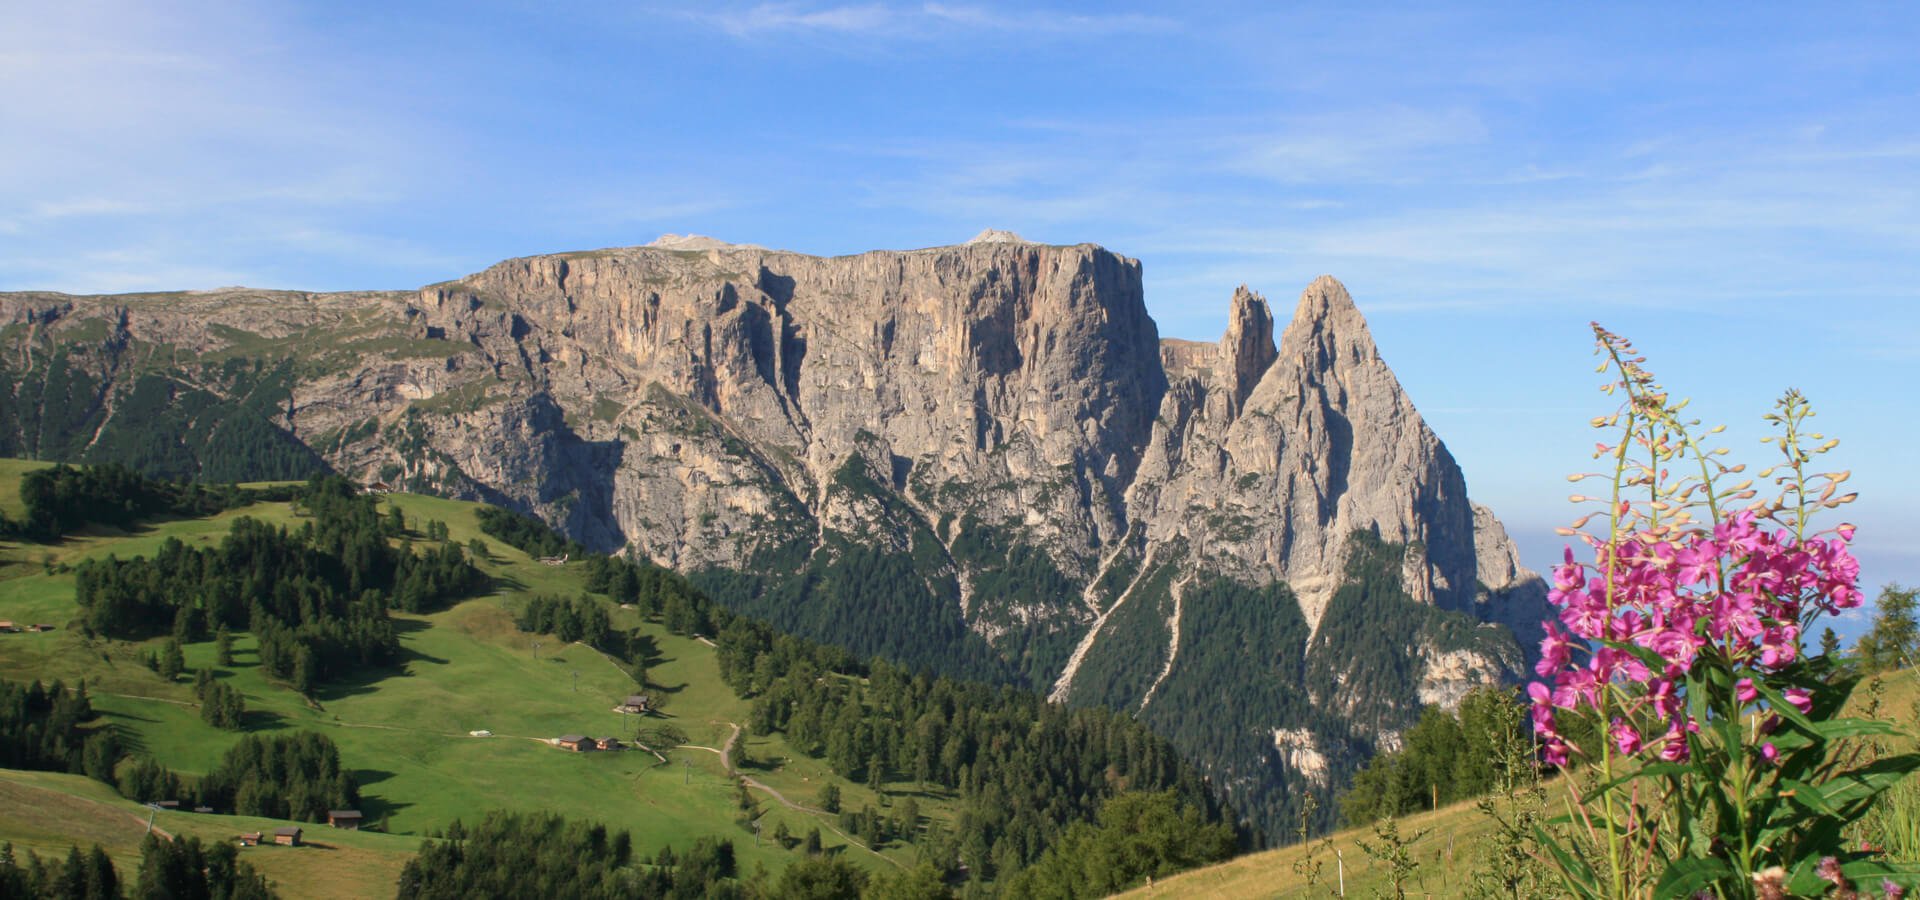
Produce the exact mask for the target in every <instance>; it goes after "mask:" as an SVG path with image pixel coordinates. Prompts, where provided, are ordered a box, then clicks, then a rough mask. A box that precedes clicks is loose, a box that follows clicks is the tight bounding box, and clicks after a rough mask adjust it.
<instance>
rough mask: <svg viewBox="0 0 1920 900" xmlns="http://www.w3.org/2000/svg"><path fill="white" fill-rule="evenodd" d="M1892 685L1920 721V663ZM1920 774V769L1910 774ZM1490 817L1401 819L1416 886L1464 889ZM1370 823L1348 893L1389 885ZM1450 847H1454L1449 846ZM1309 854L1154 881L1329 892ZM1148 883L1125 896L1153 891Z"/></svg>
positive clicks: (1462, 806) (1467, 805) (1892, 710)
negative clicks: (1309, 875) (1316, 880)
mask: <svg viewBox="0 0 1920 900" xmlns="http://www.w3.org/2000/svg"><path fill="white" fill-rule="evenodd" d="M1882 684H1883V686H1884V688H1885V690H1884V693H1882V694H1881V697H1880V704H1881V708H1880V717H1881V718H1883V719H1886V720H1888V721H1891V722H1893V723H1895V724H1896V725H1899V726H1901V727H1904V728H1909V729H1912V728H1915V727H1916V726H1920V669H1908V670H1906V671H1902V672H1897V673H1893V674H1890V675H1887V676H1884V677H1883V678H1882ZM1864 698H1865V687H1864V685H1863V686H1862V688H1861V689H1859V690H1856V691H1855V694H1854V700H1853V707H1854V709H1853V712H1856V713H1857V712H1859V711H1860V710H1859V706H1860V704H1861V702H1862V701H1863V700H1864ZM1911 777H1912V778H1915V779H1920V775H1916V776H1911ZM1549 797H1550V798H1551V799H1552V802H1554V803H1556V804H1557V803H1559V802H1560V791H1559V790H1558V789H1556V788H1553V787H1551V786H1550V787H1549ZM1490 826H1491V823H1490V822H1489V821H1488V820H1487V817H1486V816H1485V815H1484V814H1482V813H1481V812H1480V811H1479V810H1478V809H1476V808H1475V806H1474V804H1473V801H1467V802H1463V803H1458V804H1455V805H1453V806H1449V807H1446V808H1444V809H1441V810H1437V811H1434V812H1428V813H1422V814H1420V815H1417V816H1409V817H1407V818H1406V819H1405V820H1404V821H1403V822H1402V823H1401V834H1402V835H1403V836H1404V835H1410V834H1416V833H1419V832H1420V831H1422V830H1427V832H1428V833H1427V835H1426V836H1425V837H1423V838H1421V839H1420V840H1419V841H1416V842H1414V844H1413V853H1414V859H1415V860H1416V861H1418V862H1419V863H1420V870H1419V873H1418V874H1417V875H1416V876H1415V880H1414V888H1415V889H1412V890H1410V891H1409V893H1414V894H1416V895H1422V896H1424V895H1427V894H1429V893H1430V894H1431V895H1432V896H1434V897H1457V896H1461V895H1462V893H1461V892H1462V890H1463V888H1464V886H1465V884H1466V881H1467V879H1468V878H1469V877H1470V876H1471V875H1472V873H1473V870H1474V867H1475V865H1476V860H1477V857H1478V855H1479V847H1480V844H1481V842H1482V841H1484V840H1485V839H1486V837H1487V836H1488V835H1489V834H1490V833H1491V827H1490ZM1372 838H1373V835H1372V833H1371V832H1370V831H1369V830H1367V829H1364V828H1358V829H1348V830H1346V831H1342V832H1339V833H1337V834H1335V835H1333V842H1334V847H1335V848H1337V849H1339V850H1340V851H1341V852H1342V853H1343V854H1344V855H1345V857H1346V869H1347V896H1349V897H1364V896H1371V895H1372V892H1373V891H1374V890H1375V889H1376V888H1377V889H1380V890H1386V889H1387V882H1386V871H1385V869H1384V867H1383V866H1381V865H1378V864H1375V863H1374V862H1373V861H1372V860H1370V859H1369V858H1368V857H1367V855H1366V853H1365V852H1363V851H1362V850H1361V849H1360V846H1359V844H1358V843H1357V842H1358V840H1360V839H1367V840H1372ZM1449 848H1451V853H1449ZM1305 855H1306V851H1305V849H1304V848H1302V847H1298V846H1293V847H1284V848H1281V849H1279V850H1269V851H1266V852H1263V853H1255V854H1250V855H1247V856H1242V857H1239V858H1237V859H1233V860H1229V861H1227V862H1224V863H1221V864H1219V865H1217V866H1211V867H1208V868H1205V869H1196V870H1194V871H1191V872H1185V873H1182V874H1180V875H1178V876H1175V877H1173V878H1169V879H1167V880H1165V881H1162V882H1160V883H1159V884H1157V885H1155V886H1154V888H1153V890H1152V891H1151V892H1150V893H1151V895H1152V896H1155V897H1219V898H1229V900H1230V898H1241V897H1248V898H1251V897H1310V896H1311V897H1322V896H1328V893H1327V890H1326V888H1327V887H1328V886H1329V885H1331V884H1334V883H1335V882H1336V880H1337V874H1336V871H1335V863H1334V858H1333V856H1332V855H1331V854H1321V856H1320V858H1321V859H1322V860H1323V861H1324V863H1325V865H1324V867H1323V875H1322V878H1321V882H1320V885H1319V886H1318V887H1310V886H1309V885H1308V884H1307V882H1306V879H1305V877H1303V876H1302V875H1301V874H1299V873H1298V872H1296V871H1295V869H1294V866H1295V864H1296V863H1298V862H1300V861H1301V860H1302V858H1303V857H1304V856H1305ZM1148 894H1149V891H1148V890H1147V889H1146V888H1144V887H1143V888H1140V889H1138V890H1135V891H1131V892H1129V893H1128V894H1126V895H1124V896H1142V897H1144V896H1148Z"/></svg>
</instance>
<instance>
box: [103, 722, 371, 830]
mask: <svg viewBox="0 0 1920 900" xmlns="http://www.w3.org/2000/svg"><path fill="white" fill-rule="evenodd" d="M119 788H120V794H121V796H124V797H126V798H127V799H129V800H137V801H139V802H142V803H148V802H152V801H155V800H179V801H181V802H182V803H183V804H184V803H187V802H189V801H191V803H192V805H196V806H211V807H213V808H214V809H218V810H221V811H223V812H224V811H231V813H232V814H234V815H240V816H261V817H264V818H269V819H294V820H297V821H302V822H324V821H326V820H327V811H328V810H331V809H354V808H357V807H358V806H359V805H360V788H359V785H358V784H356V783H355V781H354V778H353V773H352V772H350V771H348V770H347V769H345V768H344V767H342V766H341V765H340V750H339V748H337V747H335V746H334V744H333V741H332V740H330V739H328V738H327V736H326V735H323V734H318V733H316V732H312V731H297V732H294V733H292V734H286V735H247V736H245V737H242V738H241V739H240V741H239V743H236V744H234V745H233V746H232V747H230V748H228V749H227V752H226V754H225V755H224V756H222V757H221V758H220V762H219V764H217V765H215V766H214V767H213V770H212V771H209V772H208V773H207V774H206V775H204V776H202V777H201V778H200V780H199V781H198V782H196V783H193V784H187V783H185V782H183V781H182V780H181V778H180V777H179V776H178V775H176V774H175V773H173V772H171V771H169V770H168V769H167V768H166V767H165V766H162V765H160V764H159V763H157V762H154V761H153V760H152V759H151V758H148V757H144V756H143V757H140V758H138V759H136V760H134V761H132V762H130V763H128V764H127V765H125V766H122V767H121V768H120V778H119Z"/></svg>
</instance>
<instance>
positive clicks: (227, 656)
mask: <svg viewBox="0 0 1920 900" xmlns="http://www.w3.org/2000/svg"><path fill="white" fill-rule="evenodd" d="M213 661H214V662H215V663H216V664H218V665H220V666H231V665H233V632H230V631H228V630H227V626H225V625H222V626H220V628H219V630H217V631H215V632H214V633H213Z"/></svg>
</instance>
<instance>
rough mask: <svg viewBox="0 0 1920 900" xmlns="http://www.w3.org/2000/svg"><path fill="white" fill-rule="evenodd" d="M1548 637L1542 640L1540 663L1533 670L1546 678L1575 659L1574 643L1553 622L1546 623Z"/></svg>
mask: <svg viewBox="0 0 1920 900" xmlns="http://www.w3.org/2000/svg"><path fill="white" fill-rule="evenodd" d="M1545 627H1546V632H1547V636H1546V637H1544V638H1541V639H1540V662H1539V663H1538V664H1537V665H1535V666H1534V667H1533V670H1534V671H1535V672H1536V673H1538V674H1539V675H1540V677H1542V678H1545V677H1547V676H1549V675H1552V674H1553V673H1554V672H1557V671H1559V670H1561V669H1564V668H1566V666H1567V663H1568V662H1571V661H1572V659H1573V641H1572V639H1571V638H1570V637H1569V636H1568V634H1567V633H1566V632H1564V631H1561V630H1560V629H1559V628H1558V627H1556V626H1555V625H1554V624H1553V623H1552V622H1547V623H1545Z"/></svg>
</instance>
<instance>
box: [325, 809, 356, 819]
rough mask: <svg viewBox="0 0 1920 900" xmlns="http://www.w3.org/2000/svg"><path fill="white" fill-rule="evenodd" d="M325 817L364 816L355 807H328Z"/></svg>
mask: <svg viewBox="0 0 1920 900" xmlns="http://www.w3.org/2000/svg"><path fill="white" fill-rule="evenodd" d="M327 818H329V819H360V818H365V815H364V814H363V813H361V812H360V811H359V810H357V809H330V810H327Z"/></svg>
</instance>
